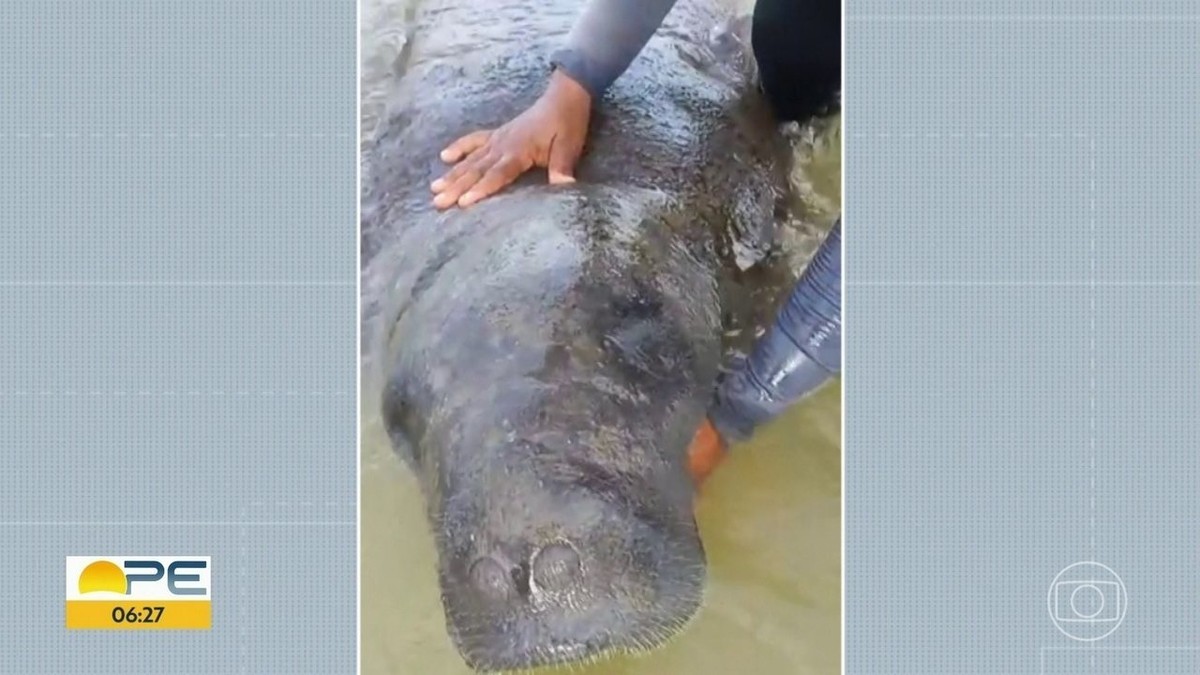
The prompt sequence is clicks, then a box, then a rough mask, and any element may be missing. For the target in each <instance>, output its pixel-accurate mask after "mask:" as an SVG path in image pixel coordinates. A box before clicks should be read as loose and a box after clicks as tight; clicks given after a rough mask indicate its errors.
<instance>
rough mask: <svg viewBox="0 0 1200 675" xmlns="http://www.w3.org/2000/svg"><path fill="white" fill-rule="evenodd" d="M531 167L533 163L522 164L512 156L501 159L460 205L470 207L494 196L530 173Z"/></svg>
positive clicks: (460, 201)
mask: <svg viewBox="0 0 1200 675" xmlns="http://www.w3.org/2000/svg"><path fill="white" fill-rule="evenodd" d="M531 166H533V163H532V162H531V161H526V162H522V161H521V160H519V159H517V158H515V157H513V156H511V155H507V156H504V157H501V158H500V159H499V160H497V161H496V163H495V164H492V165H491V168H489V169H487V172H486V173H484V174H483V177H482V178H480V179H479V182H477V183H475V185H474V186H473V187H470V188H469V189H468V190H467V192H466V193H465V194H463V196H462V197H460V198H459V200H458V205H459V206H464V207H465V206H470V205H472V204H474V203H475V202H477V201H479V200H480V199H484V198H485V197H490V196H492V195H493V194H495V193H497V192H499V191H500V190H502V189H504V188H505V187H507V186H508V185H509V184H510V183H512V182H513V181H514V180H516V179H517V177H518V176H520V175H521V174H523V173H525V172H526V171H528V170H529V168H530V167H531Z"/></svg>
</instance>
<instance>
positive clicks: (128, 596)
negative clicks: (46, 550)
mask: <svg viewBox="0 0 1200 675" xmlns="http://www.w3.org/2000/svg"><path fill="white" fill-rule="evenodd" d="M66 572H67V574H66V581H67V588H66V624H67V628H73V629H108V630H162V629H192V630H208V629H210V628H212V589H211V584H210V581H211V578H212V559H211V558H208V557H202V556H190V557H163V556H106V557H90V556H68V557H67V565H66Z"/></svg>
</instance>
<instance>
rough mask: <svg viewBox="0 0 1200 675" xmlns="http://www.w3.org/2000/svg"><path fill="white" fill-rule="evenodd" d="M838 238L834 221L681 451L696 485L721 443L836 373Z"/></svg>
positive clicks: (744, 435) (748, 432)
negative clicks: (768, 325) (685, 449)
mask: <svg viewBox="0 0 1200 675" xmlns="http://www.w3.org/2000/svg"><path fill="white" fill-rule="evenodd" d="M841 230H842V225H841V219H840V218H839V219H838V221H837V222H836V223H834V225H833V228H831V230H830V232H829V234H828V235H826V237H825V240H824V241H823V242H822V243H821V246H820V248H818V249H817V253H816V255H815V256H813V259H812V261H811V262H810V263H809V264H808V267H807V268H805V270H804V273H803V274H802V275H801V276H800V280H799V281H798V282H797V283H796V286H795V287H794V288H793V290H792V292H791V294H790V295H789V296H788V298H787V301H786V302H785V303H784V305H783V307H782V308H781V309H780V311H779V313H778V314H777V315H776V318H775V323H774V324H773V325H772V326H771V328H770V329H769V330H768V331H767V332H766V333H765V334H764V335H763V336H762V338H761V339H760V340H759V341H758V342H757V343H756V344H755V345H754V348H753V350H752V351H751V353H750V356H749V357H748V358H746V359H745V360H744V361H742V362H740V363H739V364H738V365H737V367H736V368H734V369H733V371H732V372H730V373H729V374H728V375H727V376H726V377H725V378H724V379H723V380H722V381H721V382H720V383H719V384H718V386H717V391H716V395H715V398H714V402H713V404H712V406H711V407H710V409H709V413H708V418H707V419H706V420H705V422H704V424H702V425H701V428H700V429H699V430H698V431H697V432H696V435H695V438H694V439H693V440H692V444H691V446H690V447H689V449H688V461H689V469H690V471H691V473H692V476H693V478H695V479H696V481H697V482H702V481H703V480H704V479H705V478H707V476H708V474H710V473H711V472H712V471H713V469H715V468H716V466H717V464H718V463H720V461H721V459H722V458H723V455H724V451H725V444H726V443H729V442H736V441H744V440H746V439H748V438H750V437H751V436H752V435H753V434H754V432H755V430H756V429H758V428H759V427H761V426H762V425H763V424H765V423H767V422H769V421H771V420H773V419H775V417H777V416H778V415H779V414H780V413H782V412H783V411H785V410H787V409H788V408H790V407H791V406H792V405H793V404H794V403H796V402H797V401H799V400H800V399H802V398H804V397H805V396H807V395H809V394H811V393H812V392H814V391H815V390H816V389H817V388H819V387H820V386H821V385H823V384H825V383H826V382H828V381H829V380H830V379H832V378H833V377H834V376H835V375H837V374H838V373H839V372H840V371H841V365H842V346H841V339H842V282H841V272H842V265H841V252H842V234H841Z"/></svg>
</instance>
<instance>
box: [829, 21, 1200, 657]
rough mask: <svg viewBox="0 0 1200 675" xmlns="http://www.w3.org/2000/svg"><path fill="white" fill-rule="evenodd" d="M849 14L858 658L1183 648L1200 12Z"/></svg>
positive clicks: (850, 633)
mask: <svg viewBox="0 0 1200 675" xmlns="http://www.w3.org/2000/svg"><path fill="white" fill-rule="evenodd" d="M846 13H847V20H846V57H847V61H846V82H847V87H846V92H845V103H846V112H845V117H844V125H845V128H846V130H847V138H846V161H845V166H846V177H845V178H846V187H845V195H846V197H845V201H846V214H845V221H846V232H845V237H846V242H847V243H846V270H847V271H846V274H847V279H846V295H847V298H846V306H847V316H846V319H845V320H846V324H847V333H846V335H847V338H846V350H847V354H846V363H847V366H846V373H845V381H844V386H845V392H846V394H845V395H846V410H845V415H846V438H845V452H846V459H845V462H846V473H845V480H846V491H845V500H846V510H845V515H846V524H845V532H846V555H845V559H846V583H845V588H846V650H847V654H846V667H847V672H848V673H850V674H851V675H942V674H945V675H950V674H953V675H962V674H963V673H972V674H989V675H992V674H994V675H1001V674H1003V675H1016V674H1026V673H1042V674H1045V675H1065V674H1067V673H1071V674H1075V673H1095V674H1097V675H1117V674H1121V675H1144V674H1148V673H1155V674H1158V675H1174V674H1176V673H1178V674H1182V673H1193V672H1196V671H1197V667H1198V665H1200V661H1198V658H1200V638H1198V637H1197V636H1198V635H1200V632H1198V631H1197V628H1198V627H1200V623H1198V622H1200V615H1198V614H1197V613H1196V611H1195V609H1194V607H1195V602H1194V599H1195V597H1197V594H1198V593H1200V575H1197V574H1196V571H1195V570H1196V562H1197V560H1196V552H1197V547H1196V537H1195V523H1196V522H1200V498H1198V497H1197V494H1198V493H1197V490H1196V489H1195V486H1196V485H1197V484H1198V483H1200V459H1198V455H1197V453H1196V439H1197V438H1200V415H1197V401H1200V384H1198V383H1200V351H1198V350H1197V349H1196V345H1197V344H1200V340H1198V339H1197V337H1198V336H1197V332H1198V331H1197V329H1198V328H1200V323H1198V321H1197V318H1196V317H1197V307H1198V301H1200V260H1198V257H1197V253H1198V252H1200V234H1198V231H1197V227H1196V224H1197V223H1196V217H1195V214H1196V211H1197V205H1198V202H1197V198H1196V194H1197V190H1196V185H1197V184H1200V180H1198V174H1200V171H1198V169H1200V164H1198V160H1197V157H1198V156H1200V155H1198V154H1197V140H1198V135H1197V128H1196V124H1195V114H1194V111H1195V110H1196V109H1197V106H1198V105H1200V79H1197V77H1196V69H1195V64H1196V63H1197V60H1198V57H1200V14H1197V10H1196V8H1195V5H1194V4H1193V3H1188V2H1145V3H1134V4H1131V3H1116V2H1083V1H1082V0H1077V1H1066V0H1059V1H1056V2H1032V1H1028V0H1027V1H1023V2H990V3H962V2H947V1H942V2H937V1H933V0H925V1H917V2H913V1H904V2H893V1H890V0H889V1H886V2H885V1H884V0H847V4H846ZM1080 561H1096V562H1099V563H1102V564H1104V565H1106V566H1108V567H1109V568H1111V569H1112V571H1113V572H1115V573H1116V575H1117V576H1118V577H1119V578H1120V580H1121V581H1122V582H1123V584H1124V587H1125V589H1126V592H1127V601H1128V604H1127V610H1126V612H1125V614H1124V618H1123V621H1121V622H1120V623H1119V624H1118V625H1117V628H1116V630H1114V631H1113V632H1112V633H1111V634H1110V635H1108V636H1107V637H1104V638H1103V639H1099V640H1094V641H1090V642H1083V641H1079V640H1074V639H1071V638H1070V637H1069V636H1068V635H1067V634H1066V633H1064V632H1062V631H1060V630H1059V629H1058V628H1057V627H1056V625H1055V622H1054V621H1052V618H1051V615H1050V607H1049V597H1048V593H1049V590H1050V587H1051V584H1052V583H1053V582H1054V581H1055V579H1056V575H1057V574H1058V573H1059V572H1060V571H1062V570H1064V569H1065V568H1067V567H1068V566H1069V565H1071V564H1073V563H1076V562H1080ZM1104 616H1106V615H1101V618H1103V617H1104ZM1067 630H1068V631H1069V630H1072V629H1071V627H1070V626H1068V628H1067Z"/></svg>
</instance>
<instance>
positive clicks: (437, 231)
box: [362, 0, 787, 671]
mask: <svg viewBox="0 0 1200 675" xmlns="http://www.w3.org/2000/svg"><path fill="white" fill-rule="evenodd" d="M482 6H483V3H479V2H474V1H470V0H457V1H452V0H441V1H438V0H427V1H426V2H424V3H423V5H422V6H421V7H420V12H419V14H418V16H416V17H414V21H413V26H414V29H415V30H414V31H413V34H412V40H411V42H410V44H409V45H408V46H407V47H406V49H405V50H404V53H403V54H402V56H401V61H400V62H398V64H397V69H398V73H399V79H398V82H397V85H396V90H395V92H394V94H393V97H392V101H391V105H390V108H389V110H388V112H387V113H386V115H385V117H384V118H383V120H382V122H381V124H380V127H379V129H378V130H377V133H376V136H375V138H374V140H373V141H371V142H370V143H369V144H368V146H367V148H366V156H365V158H364V178H363V181H364V194H363V207H362V214H363V215H362V233H363V236H362V252H363V258H362V259H363V294H364V295H363V309H364V331H363V335H364V347H363V350H364V354H363V358H364V378H365V381H367V383H368V384H367V386H368V388H370V387H374V388H375V390H376V391H377V394H376V396H377V398H378V403H379V406H380V407H379V409H380V410H381V411H382V418H383V422H384V424H385V425H386V427H387V429H388V432H389V434H390V436H391V438H392V440H393V442H394V444H395V446H396V448H397V451H398V452H399V453H400V455H401V456H402V457H403V458H404V459H405V461H406V462H407V463H408V465H409V466H410V467H411V469H412V470H413V472H414V473H415V475H416V476H417V478H418V480H419V483H420V485H421V489H422V491H423V493H424V496H425V501H426V505H427V511H428V517H429V520H430V524H431V530H432V532H433V535H434V537H435V540H436V545H437V550H438V557H439V570H438V572H439V581H440V585H441V591H442V598H443V604H444V608H445V614H446V622H447V627H448V630H449V633H450V636H451V638H452V640H453V642H454V644H455V646H456V647H457V649H458V650H459V652H460V653H461V654H462V656H463V658H464V659H465V661H466V662H467V663H468V664H469V665H470V666H472V667H473V668H475V669H477V670H480V671H502V670H510V669H521V668H530V667H537V666H542V665H549V664H555V663H564V662H576V661H585V660H589V659H593V658H597V657H600V656H602V655H604V654H607V653H610V652H618V651H630V650H643V649H651V648H654V647H655V646H658V645H660V644H661V643H663V642H664V641H665V640H667V639H669V638H670V637H671V636H673V635H674V634H676V633H678V632H679V631H680V630H681V629H682V628H683V627H684V626H685V625H686V624H687V623H688V622H689V620H690V619H691V618H692V617H693V616H694V615H695V614H696V612H697V611H698V610H699V607H700V605H701V602H702V596H703V589H704V581H705V556H704V549H703V546H702V544H701V541H700V538H699V534H698V531H697V527H696V522H695V520H694V518H693V515H692V507H693V497H694V493H693V486H692V483H691V480H690V478H689V475H688V473H687V471H686V461H685V451H686V446H687V444H688V441H689V439H690V437H691V434H692V432H693V431H694V429H695V428H696V426H697V424H698V423H699V422H700V420H701V419H702V417H703V414H704V410H705V406H706V404H707V403H708V401H709V396H710V394H711V391H712V386H713V383H714V381H715V378H716V376H717V374H718V367H719V365H720V363H721V359H722V350H723V344H722V334H723V331H724V330H726V329H728V328H729V327H730V326H732V325H744V324H747V323H750V322H752V321H753V319H752V317H750V316H749V315H750V314H751V313H752V312H754V311H756V310H755V309H754V308H753V307H752V303H746V302H733V301H731V298H733V297H734V296H735V295H736V293H737V290H736V289H737V288H738V284H739V273H738V271H737V269H738V266H737V265H736V264H735V262H736V261H735V260H734V259H735V257H740V258H742V259H743V260H742V262H743V263H745V262H747V261H753V260H754V259H756V258H759V257H761V256H762V254H763V253H764V252H765V251H767V250H768V249H769V248H770V246H771V245H772V241H773V237H774V228H775V225H774V223H775V221H776V217H775V216H776V211H777V209H778V207H777V204H778V203H779V202H780V200H781V199H782V197H783V192H784V186H785V171H786V165H785V160H784V159H783V157H784V156H785V154H786V149H785V148H781V147H779V146H780V141H779V140H778V138H777V136H776V135H775V131H774V127H773V123H772V121H771V120H770V118H769V115H768V114H767V111H766V109H765V108H764V103H763V102H762V101H761V99H760V98H759V96H758V94H757V91H756V90H755V88H754V87H753V85H752V84H751V82H750V78H749V68H748V66H747V65H746V64H747V63H748V62H749V61H748V53H747V52H746V51H745V49H744V48H743V47H741V46H740V43H739V41H738V40H737V39H734V38H733V37H732V36H731V35H730V34H728V33H725V34H720V35H717V36H716V37H715V38H714V30H715V29H717V28H718V27H720V26H723V25H729V24H728V21H729V19H730V18H731V14H730V12H729V9H728V7H727V6H725V5H724V4H723V3H720V2H716V1H698V2H690V1H688V0H681V2H680V3H679V5H678V6H677V7H676V8H675V9H674V10H673V11H672V13H671V15H670V16H669V17H668V19H667V23H666V24H665V26H664V28H663V29H662V30H660V31H659V34H658V36H657V37H656V38H655V39H654V40H652V41H651V43H650V44H649V45H648V46H647V48H646V50H645V51H644V52H643V53H642V54H641V56H640V57H639V58H638V59H637V61H636V62H635V63H634V65H633V66H632V67H631V68H630V70H629V71H628V72H627V73H626V74H625V75H624V76H623V77H622V78H621V79H620V80H619V81H618V82H617V84H616V85H615V86H614V87H613V89H612V90H611V91H610V93H609V94H608V95H607V96H606V97H605V99H604V100H603V101H602V102H601V103H600V104H599V107H598V110H597V112H596V114H595V116H594V118H593V126H592V135H591V137H590V141H589V150H588V153H587V155H586V156H585V158H584V160H583V162H582V163H581V165H580V167H579V169H578V171H577V178H578V182H577V183H576V184H575V185H570V186H548V185H546V184H545V172H544V171H535V172H531V175H529V176H527V177H526V178H524V179H522V180H521V181H519V183H518V184H517V185H515V186H513V187H510V188H508V189H507V190H505V191H504V192H503V193H501V194H499V195H497V196H494V197H492V198H490V199H487V200H484V201H482V202H480V203H479V204H477V205H475V206H473V207H471V208H469V209H466V210H462V209H453V210H450V211H447V212H445V213H438V212H437V211H435V210H434V209H433V208H432V206H431V200H432V194H431V193H430V191H429V183H430V182H431V181H432V180H433V179H435V178H437V177H438V176H439V175H441V173H442V172H444V171H445V170H446V166H445V165H444V164H442V163H441V161H440V160H439V159H438V153H439V151H440V150H441V149H442V148H443V147H445V146H446V145H447V144H448V143H449V142H450V141H452V140H454V138H456V137H457V136H459V135H461V134H463V133H466V132H468V131H472V130H474V129H477V128H491V127H494V126H497V125H499V124H501V123H503V122H505V121H506V120H508V119H510V118H511V117H513V116H514V115H516V114H517V113H519V112H520V111H521V110H523V109H524V108H525V107H526V106H527V105H528V104H529V103H530V102H532V101H533V100H534V98H535V97H536V96H537V95H538V94H539V93H540V92H541V90H542V87H543V86H544V83H545V80H546V76H547V74H548V71H547V65H546V59H547V57H548V55H549V54H550V53H551V51H553V49H555V48H556V47H557V46H558V45H559V44H561V41H562V39H563V37H564V36H565V34H566V32H567V31H568V30H569V29H570V27H571V24H572V22H573V20H574V18H575V16H576V15H577V14H578V13H579V11H580V9H581V7H582V3H581V2H579V1H566V0H537V1H534V0H517V1H509V0H504V1H497V2H491V3H487V5H486V6H487V10H486V11H483V10H482V9H480V8H481V7H482ZM756 283H757V282H756ZM778 283H779V284H785V283H787V279H782V280H780V281H779V282H778ZM768 296H769V297H773V296H770V293H768ZM759 311H761V310H759Z"/></svg>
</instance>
